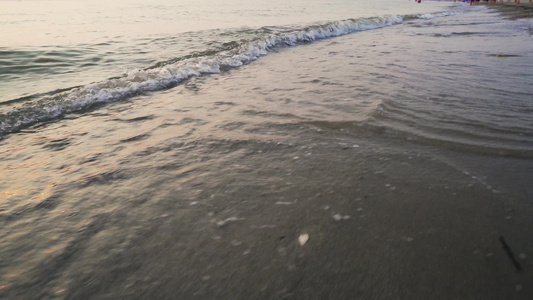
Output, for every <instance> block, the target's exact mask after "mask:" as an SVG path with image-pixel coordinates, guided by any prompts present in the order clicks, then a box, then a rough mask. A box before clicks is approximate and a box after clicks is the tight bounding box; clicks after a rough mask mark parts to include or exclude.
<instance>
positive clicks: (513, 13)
mask: <svg viewBox="0 0 533 300" xmlns="http://www.w3.org/2000/svg"><path fill="white" fill-rule="evenodd" d="M523 1H524V0H523ZM527 1H528V0H525V1H524V2H525V3H520V4H519V5H515V4H514V1H513V2H509V3H499V2H498V3H494V4H486V5H487V7H488V8H490V9H492V10H494V11H495V12H498V13H501V14H502V15H504V16H505V17H508V18H510V19H512V20H516V19H531V18H533V4H532V3H528V2H527Z"/></svg>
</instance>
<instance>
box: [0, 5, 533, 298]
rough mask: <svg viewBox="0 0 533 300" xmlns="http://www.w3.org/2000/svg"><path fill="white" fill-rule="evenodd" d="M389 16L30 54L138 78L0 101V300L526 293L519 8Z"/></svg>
mask: <svg viewBox="0 0 533 300" xmlns="http://www.w3.org/2000/svg"><path fill="white" fill-rule="evenodd" d="M140 2H142V3H141V4H142V5H145V4H146V3H145V2H144V1H140ZM404 2H405V1H404ZM428 2H429V1H428ZM169 3H171V5H174V4H175V1H169ZM335 3H337V4H339V3H341V4H343V5H344V4H346V3H348V4H352V2H342V1H341V2H335ZM127 4H128V5H127V6H125V8H124V9H128V8H130V7H131V6H130V3H129V2H128V3H127ZM333 4H334V3H333ZM364 4H365V5H371V4H372V5H374V4H373V3H371V2H368V1H365V2H364ZM378 4H379V3H378ZM403 4H404V5H405V6H404V7H403V8H402V9H403V10H402V11H406V13H405V16H402V17H399V16H396V17H391V16H386V17H381V16H380V17H377V16H375V15H376V14H377V13H376V11H378V12H381V11H382V6H379V5H378V6H376V7H372V6H371V7H370V8H368V7H367V12H369V13H368V14H370V15H371V16H373V17H371V18H367V16H366V15H364V14H363V13H361V15H357V17H355V18H353V19H343V20H340V21H331V22H329V21H328V22H324V23H321V24H317V23H316V22H308V23H304V25H290V26H285V27H284V26H282V25H279V24H276V26H274V25H272V26H257V28H251V27H238V28H237V29H227V28H226V29H220V28H216V29H213V30H211V31H209V30H207V29H205V30H198V32H185V33H183V35H178V34H175V35H171V36H170V37H161V36H160V35H163V34H162V33H158V34H157V35H156V37H155V38H143V39H141V40H140V42H141V44H140V45H141V46H139V48H136V47H137V46H138V45H137V44H135V43H137V42H139V40H138V39H137V38H134V39H133V41H118V42H117V41H115V40H120V39H121V37H120V36H118V35H111V36H112V37H113V40H112V41H108V42H106V43H100V42H99V43H98V44H95V45H89V46H87V45H81V46H78V47H81V49H91V51H94V52H91V53H96V54H94V56H93V55H92V54H91V55H89V56H87V57H86V56H83V55H81V56H77V55H80V54H79V53H85V52H84V51H81V50H79V49H78V48H76V47H74V46H69V47H71V48H68V49H67V50H64V51H66V54H62V52H61V51H59V50H57V49H55V50H54V51H55V52H54V51H52V50H50V49H49V47H44V49H45V54H46V55H45V54H41V55H42V56H44V58H40V60H38V61H40V62H41V63H43V64H45V63H46V62H47V61H48V62H49V61H52V62H53V60H52V59H50V57H57V56H61V55H64V56H65V57H73V61H77V60H82V61H83V66H85V65H86V63H87V64H88V62H92V63H93V64H96V63H98V61H99V60H98V59H95V56H98V55H100V54H99V53H105V55H107V57H108V58H109V60H108V61H105V63H103V64H104V66H109V65H112V66H113V67H116V68H117V69H120V67H122V64H123V63H125V62H127V61H128V59H131V60H133V61H143V62H147V65H148V66H149V67H146V69H141V68H138V69H134V70H130V71H127V72H126V73H127V74H126V75H124V76H122V77H120V76H118V77H112V78H110V79H103V81H101V82H95V83H91V84H89V85H87V86H81V87H79V88H74V89H66V90H61V91H60V92H57V93H52V94H45V95H44V96H42V95H40V94H39V95H33V96H25V97H26V98H27V99H29V100H28V101H30V102H29V104H25V102H24V101H25V100H26V98H24V99H22V100H17V101H11V102H10V103H7V104H4V105H3V106H0V108H1V109H3V110H4V111H8V108H10V107H11V106H10V105H12V106H13V107H15V109H13V110H11V111H8V113H6V114H5V116H8V117H10V118H11V119H9V120H15V121H13V122H12V123H9V124H8V125H10V124H15V125H16V126H19V127H10V128H8V129H10V130H11V129H12V130H11V131H6V132H8V133H7V134H6V135H4V136H2V137H1V138H0V154H1V156H0V170H2V175H3V177H2V181H1V182H0V192H1V193H0V225H1V227H2V231H0V240H1V241H2V246H1V247H0V299H406V300H407V299H409V300H410V299H483V300H485V299H495V300H496V299H532V297H533V285H532V284H531V283H532V282H533V240H532V239H531V232H533V202H532V201H531V199H533V184H532V180H533V133H532V132H533V131H532V130H531V126H533V121H532V119H531V113H532V112H533V105H532V104H531V95H533V84H531V78H533V77H532V71H531V70H533V65H532V64H533V51H532V50H533V43H532V41H531V35H530V33H529V32H530V31H531V30H530V29H529V28H530V27H527V26H531V24H530V23H528V22H527V20H522V19H519V18H523V16H524V15H527V14H530V12H531V8H532V6H531V5H528V4H521V5H520V6H514V5H507V4H503V5H500V4H496V5H491V6H488V7H489V8H491V9H494V10H498V11H501V12H502V13H503V14H505V15H506V16H508V17H509V18H513V19H516V20H509V19H502V18H501V17H500V16H499V15H497V14H494V13H489V12H487V10H486V9H484V8H483V7H470V6H468V5H464V6H462V5H458V4H451V5H452V6H450V7H448V6H445V5H448V4H447V3H436V4H435V5H440V6H439V7H437V8H435V9H434V10H433V11H432V12H431V13H430V12H428V11H423V12H419V11H415V10H414V9H415V8H416V9H419V7H422V6H420V5H418V4H415V3H413V1H410V3H409V4H407V3H406V2H405V3H403ZM426 4H427V3H425V4H424V5H426ZM113 5H114V4H113ZM195 5H196V4H195ZM198 5H202V3H200V4H198ZM203 5H205V3H204V4H203ZM213 5H214V4H213ZM242 5H244V4H243V3H241V2H236V4H235V6H236V7H237V8H241V6H242ZM295 5H296V4H295ZM300 5H301V6H296V8H297V9H296V8H293V7H292V6H291V7H288V8H285V9H286V10H284V11H283V10H282V11H281V12H282V13H283V14H284V15H285V16H288V17H287V18H288V19H291V17H290V16H291V15H292V14H295V11H304V12H305V13H304V14H303V17H307V16H308V13H307V11H306V9H308V5H309V4H308V2H301V3H300ZM375 5H377V4H375ZM408 5H410V6H408ZM412 5H418V6H414V8H413V6H412ZM429 5H430V4H428V7H429ZM279 6H280V7H281V5H279ZM332 6H333V5H332ZM399 6H400V5H399ZM142 7H143V9H142V11H141V10H139V11H141V13H140V15H142V16H144V14H145V13H144V12H145V11H151V12H152V13H153V12H154V11H155V12H157V13H161V12H166V11H168V10H169V9H171V8H173V9H175V11H174V13H176V12H181V11H183V9H182V7H181V6H179V7H177V8H176V7H174V6H169V7H165V6H162V7H160V6H156V7H150V6H148V7H146V6H142ZM186 7H187V6H186ZM361 7H363V6H361ZM162 8H164V9H162ZM187 8H188V10H187V11H191V12H194V11H195V9H197V10H198V11H199V12H200V13H199V14H198V15H199V16H203V14H204V12H209V11H210V10H209V9H210V8H211V4H210V5H208V6H200V7H199V8H196V7H187ZM345 8H346V7H345V6H340V7H339V8H337V10H339V11H340V12H343V11H345V10H346V9H345ZM150 9H152V10H150ZM219 9H227V5H226V3H224V5H222V6H221V7H219V8H217V9H213V10H212V13H213V14H214V15H215V16H219V12H218V10H219ZM254 9H255V8H254V7H253V6H250V7H249V8H248V9H246V10H243V11H245V13H242V11H241V10H239V9H236V10H230V11H229V12H228V15H229V17H228V16H225V15H224V16H221V17H220V18H221V19H222V21H224V22H230V21H233V19H235V18H237V17H236V16H238V17H241V18H243V21H242V24H248V23H247V22H250V20H249V18H250V17H249V14H250V13H251V12H255V13H257V17H256V18H257V19H259V16H264V15H267V16H268V18H272V19H274V20H275V18H278V17H279V16H278V15H280V14H281V13H280V12H279V11H277V10H275V9H262V10H259V11H254ZM424 9H427V7H426V8H424ZM358 10H359V8H358V7H355V8H354V11H358ZM102 11H103V12H109V11H111V10H108V9H105V10H104V9H103V10H102ZM235 11H237V13H235ZM318 11H319V13H322V11H324V14H326V13H330V15H336V14H338V13H339V11H335V10H334V9H333V8H331V7H330V4H329V2H328V5H326V6H325V7H321V8H320V9H319V10H318ZM413 11H414V12H416V14H415V13H413ZM443 11H444V12H443ZM229 13H235V14H234V15H230V14H229ZM241 14H242V15H241ZM269 14H272V15H269ZM156 15H157V14H156ZM191 15H192V17H191V18H192V19H196V18H197V17H198V16H196V15H195V14H191ZM319 15H320V14H319ZM157 16H159V15H157ZM163 16H165V15H163ZM69 17H70V15H69ZM303 17H302V18H303ZM24 18H26V15H24ZM39 18H40V16H39ZM97 18H99V16H98V17H97ZM67 19H68V20H70V18H67ZM109 19H110V20H116V18H109ZM136 19H137V17H136V18H134V20H133V21H132V22H129V21H128V22H127V23H128V26H130V25H131V24H133V23H134V21H136ZM170 19H172V18H170ZM97 20H99V19H97ZM269 20H271V19H269ZM222 21H221V22H222ZM209 22H211V19H209V20H208V22H207V21H206V24H204V25H205V26H207V25H209V24H210V23H209ZM232 24H233V23H232ZM243 26H244V25H243ZM75 28H76V30H79V29H80V28H81V27H80V26H78V25H77V26H75ZM128 28H129V27H128ZM202 28H203V27H202ZM353 28H357V30H351V31H346V30H348V29H353ZM90 30H91V32H92V28H90ZM342 30H345V31H342ZM75 32H76V35H77V32H78V31H75ZM310 36H314V37H319V36H322V38H316V39H310V38H309V37H310ZM59 38H63V37H58V39H59ZM276 38H278V39H277V40H276ZM297 38H300V39H299V40H298V39H297ZM272 40H276V41H280V42H279V44H277V45H275V46H272V47H270V48H268V47H263V48H261V47H260V46H263V44H266V43H267V42H269V41H272ZM173 43H175V44H173ZM183 45H185V46H183ZM206 45H207V46H208V48H205V47H207V46H206ZM257 45H259V46H257ZM113 47H116V48H113ZM149 47H151V48H150V49H156V48H158V47H160V48H165V51H168V52H171V51H178V50H176V49H181V50H180V51H183V53H185V54H186V55H185V54H183V57H182V56H178V57H177V58H172V59H168V58H166V59H161V60H156V59H152V58H151V57H150V56H149V58H150V59H146V58H145V57H144V56H143V55H145V54H143V53H138V52H142V51H138V50H139V49H147V48H149ZM179 47H184V48H179ZM254 47H255V48H254ZM185 48H191V49H192V50H191V51H190V53H189V52H187V51H188V50H189V49H185ZM99 49H103V50H99ZM132 49H133V50H132ZM206 49H207V50H206ZM236 49H237V50H241V49H244V50H243V51H241V52H238V51H236ZM249 49H251V50H249ZM265 49H267V50H268V53H266V52H267V51H266V50H265ZM23 50H24V51H23V53H22V54H20V53H19V52H21V51H19V52H17V51H15V50H10V52H9V53H8V52H7V51H5V53H7V54H6V55H16V54H17V53H19V54H18V55H21V57H26V56H23V55H28V54H27V53H28V52H31V51H28V50H27V49H26V48H25V49H23ZM233 50H235V51H234V52H232V51H233ZM263 50H264V52H261V51H263ZM98 51H101V52H98ZM113 51H115V52H116V53H118V54H116V53H115V52H113ZM127 51H129V52H132V53H133V54H132V56H131V57H129V56H121V55H122V53H125V52H127ZM34 52H38V51H37V50H34ZM147 52H149V51H147ZM32 53H33V52H32ZM39 53H40V52H39ZM180 53H181V52H180ZM228 53H229V54H228ZM235 53H237V54H235ZM250 53H259V54H257V55H258V57H256V59H255V60H251V59H250V60H246V59H247V58H246V55H250ZM30 54H31V53H30ZM113 55H115V56H113ZM154 55H155V54H154ZM117 57H119V58H121V60H119V63H118V66H117V65H113V63H114V62H113V59H111V58H117ZM243 57H244V58H243ZM217 59H224V61H225V62H226V64H225V65H222V64H221V63H220V62H219V61H217ZM232 59H233V60H232ZM20 61H22V59H21V60H20ZM64 61H67V59H66V58H65V59H64ZM154 61H155V62H154ZM228 61H229V62H228ZM61 62H63V61H61ZM39 66H41V67H42V66H43V65H39ZM44 66H47V65H44ZM74 66H75V67H76V68H81V66H78V65H74ZM221 66H222V67H221ZM10 67H12V65H10ZM36 68H37V67H34V68H32V69H31V70H35V69H36ZM57 68H58V71H57V72H58V73H60V71H61V70H63V69H60V68H66V69H65V70H66V71H65V72H66V74H67V75H68V76H70V77H75V76H73V75H71V74H72V73H73V70H72V68H68V66H64V65H63V64H61V66H58V67H57ZM43 69H47V68H44V67H43ZM198 69H201V70H202V72H203V73H202V72H199V71H198V72H197V73H194V71H195V70H198ZM191 70H192V71H191ZM188 72H189V73H190V74H193V75H189V76H188V77H187V74H189V73H188ZM106 74H107V73H106ZM175 74H178V75H181V74H185V75H183V77H182V78H184V79H183V80H182V81H175V82H174V83H172V82H171V83H170V84H168V83H167V85H157V84H159V83H160V82H165V80H168V81H170V80H171V79H172V76H173V75H175ZM52 75H53V74H52ZM52 75H50V76H52ZM93 75H94V74H93ZM93 75H91V76H93ZM17 76H19V75H17ZM17 76H15V75H14V76H13V78H12V80H13V81H16V80H18V79H17V78H18V77H17ZM87 76H88V78H92V77H90V76H89V75H87ZM143 76H145V77H143ZM15 77H16V78H15ZM20 77H22V76H20ZM169 78H170V79H169ZM150 80H152V81H150ZM158 80H159V81H158ZM488 81H490V82H491V83H490V84H487V82H488ZM17 82H18V81H17ZM150 83H153V84H152V85H150ZM43 85H44V84H43ZM139 87H145V89H144V90H143V89H142V88H139ZM80 94H81V95H82V96H83V97H85V98H82V101H79V102H76V100H77V98H76V97H78V96H79V95H80ZM65 95H66V96H65ZM121 95H126V96H123V97H122V98H120V96H121ZM91 96H94V99H97V100H98V101H96V102H91V101H90V100H91V99H93V98H91ZM61 97H64V98H61ZM105 97H108V98H105ZM113 97H115V98H113ZM34 98H35V99H37V100H38V101H34V102H31V101H33V100H34ZM100 99H104V100H105V101H104V100H100ZM62 101H63V102H64V103H66V104H65V107H67V108H68V109H72V110H71V112H70V113H64V114H62V115H55V117H49V116H50V115H52V114H53V113H55V112H57V110H55V109H56V108H57V107H58V106H57V104H58V103H59V104H64V103H63V102H62ZM69 101H70V102H69ZM50 103H51V104H50ZM31 104H33V105H31ZM68 105H71V106H68ZM76 105H77V106H76ZM83 105H86V106H85V107H84V108H82V109H78V110H74V109H75V108H77V107H78V106H80V107H81V106H83ZM36 107H37V108H39V109H42V110H43V111H44V116H43V114H39V112H35V111H34V110H32V109H34V108H36ZM19 108H20V109H19ZM25 113H26V114H25ZM2 116H4V115H2ZM17 117H20V118H19V119H17ZM32 117H33V118H34V119H36V120H37V121H35V120H33V121H32V122H33V123H32V122H28V123H27V124H23V125H20V124H19V123H22V122H23V121H24V122H25V121H27V120H30V119H31V118H32ZM17 120H20V122H18V123H17ZM6 124H7V123H6ZM15 125H14V126H15ZM13 128H14V129H13Z"/></svg>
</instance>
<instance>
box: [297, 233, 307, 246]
mask: <svg viewBox="0 0 533 300" xmlns="http://www.w3.org/2000/svg"><path fill="white" fill-rule="evenodd" d="M308 240H309V234H307V233H304V234H300V236H299V237H298V243H300V246H303V245H305V243H307V241H308Z"/></svg>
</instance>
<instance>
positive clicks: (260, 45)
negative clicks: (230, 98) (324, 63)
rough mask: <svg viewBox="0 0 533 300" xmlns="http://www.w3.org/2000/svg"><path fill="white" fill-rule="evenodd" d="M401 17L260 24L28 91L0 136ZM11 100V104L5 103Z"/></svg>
mask: <svg viewBox="0 0 533 300" xmlns="http://www.w3.org/2000/svg"><path fill="white" fill-rule="evenodd" d="M446 15H447V14H444V13H440V14H434V15H419V16H416V18H420V19H427V18H430V16H433V17H442V16H446ZM407 17H409V18H413V16H383V17H374V18H358V19H348V20H342V21H334V22H328V23H323V24H316V25H311V26H308V27H304V28H284V29H283V30H277V31H274V30H268V28H261V29H259V30H257V33H256V34H254V35H252V37H249V38H248V39H244V40H243V39H241V40H238V41H233V42H230V43H225V44H224V47H223V48H221V49H218V50H213V51H205V52H202V53H197V54H196V55H190V56H187V57H181V58H177V59H174V60H172V61H166V62H160V63H158V64H156V65H154V66H152V67H150V68H146V69H142V70H133V71H128V72H127V73H125V74H123V75H122V76H120V77H114V78H109V79H106V80H103V81H99V82H95V83H91V84H88V85H84V86H79V87H74V88H70V89H64V90H61V91H54V92H50V93H46V94H39V95H32V96H30V97H26V99H14V100H11V101H9V102H8V103H4V104H2V105H1V106H0V135H4V134H7V133H11V132H15V131H18V130H20V129H23V128H26V127H29V126H31V125H34V124H36V123H39V122H44V121H48V120H53V119H55V118H59V117H61V116H63V115H65V114H68V113H74V112H80V111H84V110H87V109H90V108H91V107H94V106H97V105H101V104H105V103H110V102H115V101H120V100H123V99H127V98H129V97H132V96H135V95H139V94H142V93H144V92H150V91H158V90H162V89H166V88H170V87H173V86H175V85H177V84H179V83H180V82H182V81H184V80H186V79H188V78H191V77H193V76H201V75H203V74H215V73H219V72H221V71H224V70H227V69H232V68H237V67H240V66H242V65H244V64H247V63H250V62H252V61H254V60H256V59H258V58H259V57H261V56H264V55H266V54H268V52H269V51H271V50H272V49H275V48H279V47H285V46H295V45H298V44H303V43H308V42H312V41H316V40H320V39H326V38H331V37H337V36H341V35H346V34H350V33H354V32H358V31H365V30H372V29H378V28H382V27H387V26H391V25H395V24H401V23H402V22H403V20H404V18H407ZM19 100H20V101H19ZM13 103H14V104H15V105H11V104H13ZM6 104H7V105H6ZM2 110H3V111H2Z"/></svg>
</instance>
